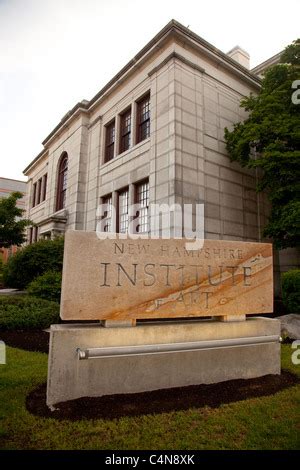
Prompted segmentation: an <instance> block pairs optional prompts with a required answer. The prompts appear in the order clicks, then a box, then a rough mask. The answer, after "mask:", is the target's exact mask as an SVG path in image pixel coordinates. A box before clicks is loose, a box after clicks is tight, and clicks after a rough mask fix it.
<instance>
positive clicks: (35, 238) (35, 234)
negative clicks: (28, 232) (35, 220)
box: [32, 227, 39, 243]
mask: <svg viewBox="0 0 300 470" xmlns="http://www.w3.org/2000/svg"><path fill="white" fill-rule="evenodd" d="M38 234H39V228H38V227H33V239H32V242H33V243H35V242H37V241H38Z"/></svg>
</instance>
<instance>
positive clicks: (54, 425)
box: [0, 344, 300, 450]
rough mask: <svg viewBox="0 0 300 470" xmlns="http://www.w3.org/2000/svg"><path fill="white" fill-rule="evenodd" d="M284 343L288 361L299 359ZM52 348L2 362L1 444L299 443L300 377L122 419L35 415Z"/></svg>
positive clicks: (10, 355)
mask: <svg viewBox="0 0 300 470" xmlns="http://www.w3.org/2000/svg"><path fill="white" fill-rule="evenodd" d="M292 352H293V350H292V349H291V346H290V345H288V344H285V345H283V346H282V366H283V368H285V369H289V370H290V371H292V372H294V373H297V374H298V375H299V376H300V366H295V365H293V364H292V363H291V353H292ZM46 375H47V355H46V354H41V353H32V352H26V351H22V350H19V349H15V348H7V364H6V365H0V448H1V449H111V450H116V449H118V450H123V449H130V450H132V449H149V450H153V449H161V450H167V449H178V450H180V449H182V450H189V449H233V450H234V449H299V447H300V441H299V434H300V432H299V422H300V385H296V386H294V387H292V388H289V389H287V390H284V391H281V392H278V393H276V394H275V395H273V396H269V397H262V398H253V399H249V400H245V401H242V402H236V403H231V404H227V405H223V406H221V407H220V408H218V409H211V408H209V407H205V408H199V409H190V410H188V411H180V412H172V413H164V414H157V415H145V416H140V417H135V418H132V417H131V418H122V419H119V420H101V419H98V420H94V421H88V420H81V421H77V422H70V421H56V420H54V419H44V418H40V417H36V416H33V415H31V414H30V413H28V412H27V411H26V408H25V398H26V395H27V394H28V392H29V391H30V390H32V389H33V388H34V387H36V386H37V385H38V384H40V383H42V382H44V381H45V380H46Z"/></svg>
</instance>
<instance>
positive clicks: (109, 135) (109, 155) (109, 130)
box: [105, 121, 115, 162]
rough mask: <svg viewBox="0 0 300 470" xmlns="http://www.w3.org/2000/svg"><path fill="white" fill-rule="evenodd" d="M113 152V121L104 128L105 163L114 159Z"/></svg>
mask: <svg viewBox="0 0 300 470" xmlns="http://www.w3.org/2000/svg"><path fill="white" fill-rule="evenodd" d="M114 150H115V121H113V122H112V123H111V124H109V125H108V126H106V136H105V161H106V162H108V161H109V160H112V159H113V158H114Z"/></svg>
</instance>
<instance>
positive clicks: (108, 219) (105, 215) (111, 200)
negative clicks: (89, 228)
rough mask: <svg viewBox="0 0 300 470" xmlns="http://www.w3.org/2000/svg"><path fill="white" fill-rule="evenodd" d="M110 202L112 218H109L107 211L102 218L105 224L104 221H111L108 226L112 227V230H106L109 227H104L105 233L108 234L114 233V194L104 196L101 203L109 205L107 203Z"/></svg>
mask: <svg viewBox="0 0 300 470" xmlns="http://www.w3.org/2000/svg"><path fill="white" fill-rule="evenodd" d="M109 200H110V204H109V205H110V216H109V217H108V216H107V215H108V211H105V213H104V215H103V216H102V223H103V221H104V219H105V220H106V221H110V222H109V223H108V224H107V225H108V226H109V227H110V230H105V227H106V226H107V225H103V232H106V233H109V232H112V227H113V210H112V203H113V195H112V193H110V194H107V195H106V196H103V197H102V198H101V203H102V204H107V203H108V202H107V201H109Z"/></svg>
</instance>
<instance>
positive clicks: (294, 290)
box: [282, 269, 300, 313]
mask: <svg viewBox="0 0 300 470" xmlns="http://www.w3.org/2000/svg"><path fill="white" fill-rule="evenodd" d="M282 300H283V303H284V305H285V307H286V308H287V309H288V311H289V312H290V313H300V269H291V270H290V271H287V272H286V273H283V274H282Z"/></svg>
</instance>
